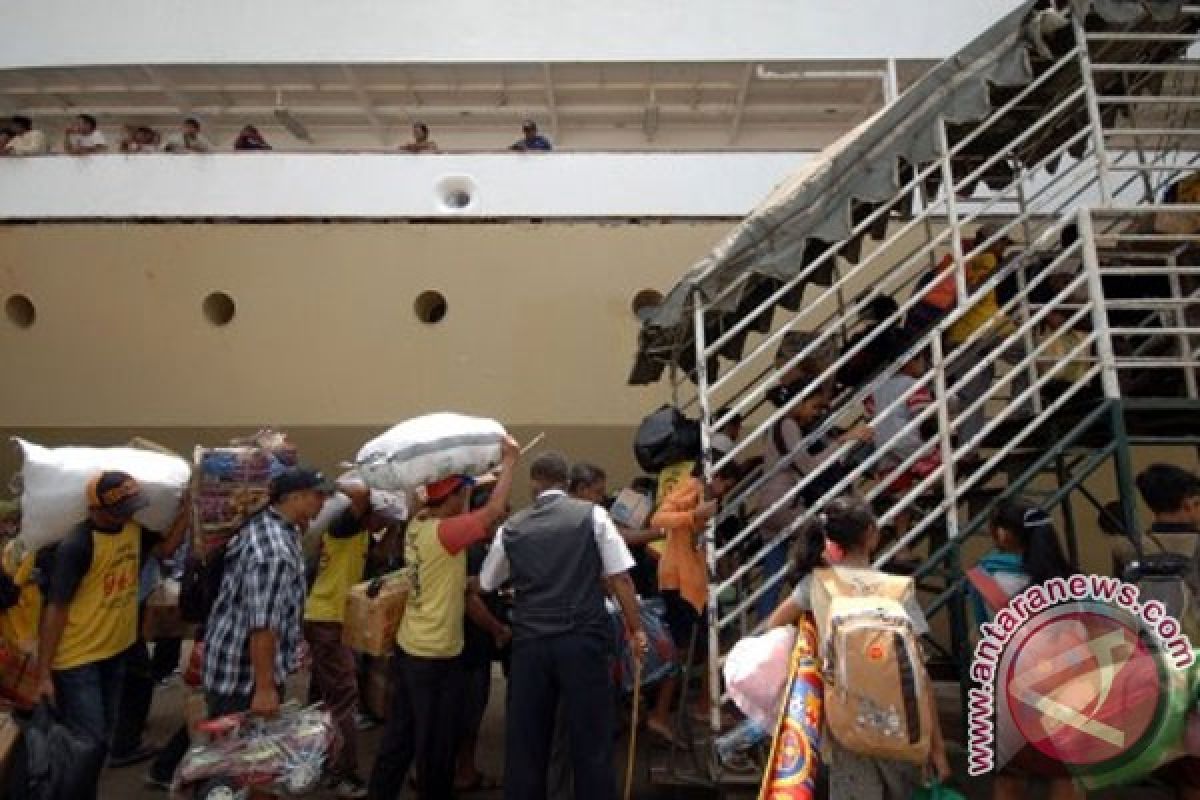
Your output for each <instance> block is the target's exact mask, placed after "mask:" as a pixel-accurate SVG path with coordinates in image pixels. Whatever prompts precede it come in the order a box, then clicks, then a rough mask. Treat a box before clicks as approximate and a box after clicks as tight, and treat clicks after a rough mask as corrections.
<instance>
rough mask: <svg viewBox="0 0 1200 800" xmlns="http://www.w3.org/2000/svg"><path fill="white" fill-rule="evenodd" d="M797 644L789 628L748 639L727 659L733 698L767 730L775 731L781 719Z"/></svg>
mask: <svg viewBox="0 0 1200 800" xmlns="http://www.w3.org/2000/svg"><path fill="white" fill-rule="evenodd" d="M795 644H796V629H795V628H794V627H792V626H791V625H787V626H784V627H782V628H775V629H774V630H770V631H767V632H766V633H764V634H763V635H762V636H747V637H746V638H745V639H742V640H740V641H739V642H738V643H737V644H735V645H734V646H733V649H732V650H730V651H729V657H728V658H726V659H725V685H726V688H728V690H729V697H730V698H731V699H732V700H733V702H734V704H735V705H737V707H738V709H739V710H741V712H742V713H743V714H745V715H746V716H747V717H749V718H750V719H752V720H754V722H756V723H757V724H758V725H760V726H762V727H763V728H764V729H766V730H774V729H775V723H776V722H777V721H778V719H779V707H780V703H781V702H782V701H783V693H784V691H785V690H786V689H787V681H788V677H789V676H788V666H789V665H790V663H791V658H792V648H793V647H795Z"/></svg>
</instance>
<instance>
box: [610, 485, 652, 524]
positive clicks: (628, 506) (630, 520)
mask: <svg viewBox="0 0 1200 800" xmlns="http://www.w3.org/2000/svg"><path fill="white" fill-rule="evenodd" d="M652 510H653V506H652V505H651V503H650V498H649V497H647V496H646V495H644V494H642V493H641V492H635V491H634V490H633V489H622V490H621V492H620V494H618V495H617V498H616V500H614V501H613V504H612V508H611V509H609V513H610V514H611V515H612V518H613V522H615V523H617V524H618V525H623V526H625V527H626V528H629V529H630V530H635V531H640V530H641V529H642V528H644V527H646V520H647V519H649V518H650V512H651V511H652Z"/></svg>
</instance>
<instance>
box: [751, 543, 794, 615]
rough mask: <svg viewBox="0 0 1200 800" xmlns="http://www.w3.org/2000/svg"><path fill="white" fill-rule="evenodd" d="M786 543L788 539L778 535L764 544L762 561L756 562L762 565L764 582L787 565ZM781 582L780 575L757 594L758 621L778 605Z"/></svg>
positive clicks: (771, 612) (772, 611)
mask: <svg viewBox="0 0 1200 800" xmlns="http://www.w3.org/2000/svg"><path fill="white" fill-rule="evenodd" d="M788 543H789V539H787V538H785V537H783V536H779V537H777V538H776V539H775V540H774V541H772V542H771V543H769V544H766V545H765V547H766V548H767V551H766V553H764V554H763V557H762V561H760V562H758V563H760V564H761V565H762V573H763V582H764V583H765V582H767V581H769V580H771V579H772V578H774V577H775V576H777V575H779V573H780V572H782V571H783V568H784V567H786V566H787V560H788ZM783 582H784V578H783V577H780V578H779V580H778V581H777V582H776V583H775V584H773V585H772V586H771V588H769V589H767V590H766V591H765V592H763V593H762V594H760V595H759V596H758V602H757V604H756V606H755V608H756V609H757V611H758V620H759V622H762V621H764V620H766V619H767V618H768V617H770V616H771V614H773V613H774V611H775V608H776V607H777V606H778V605H779V595H780V593H782V592H783Z"/></svg>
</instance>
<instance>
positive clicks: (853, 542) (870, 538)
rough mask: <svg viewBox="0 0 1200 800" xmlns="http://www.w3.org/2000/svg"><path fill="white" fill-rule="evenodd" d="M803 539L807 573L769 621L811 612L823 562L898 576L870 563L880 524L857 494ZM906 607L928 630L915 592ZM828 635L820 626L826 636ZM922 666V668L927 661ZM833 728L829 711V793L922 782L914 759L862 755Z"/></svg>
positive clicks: (788, 620) (932, 764)
mask: <svg viewBox="0 0 1200 800" xmlns="http://www.w3.org/2000/svg"><path fill="white" fill-rule="evenodd" d="M804 541H805V550H804V552H803V554H802V555H801V557H800V559H799V562H798V564H797V574H798V575H801V576H803V578H802V580H800V582H799V583H798V584H797V586H796V588H795V590H794V591H793V592H792V594H791V596H790V597H788V598H787V599H786V600H784V601H783V602H782V603H781V604H780V606H779V608H777V609H776V610H775V613H774V614H772V615H771V618H770V620H769V621H768V627H771V628H776V627H780V626H783V625H792V624H795V623H796V622H798V621H799V620H800V619H801V617H802V616H803V615H805V614H811V613H812V612H813V600H814V594H815V592H814V586H815V584H816V583H817V580H818V576H820V575H821V572H820V571H818V572H817V573H814V572H813V570H814V569H815V568H817V567H819V566H822V565H827V566H831V567H839V568H843V569H844V570H845V571H846V572H847V573H851V574H854V575H855V576H856V577H858V578H862V579H865V582H870V581H872V580H874V579H876V578H887V579H893V578H894V576H885V575H884V573H881V572H879V571H878V570H875V569H873V568H872V567H871V554H872V553H873V552H874V551H875V549H876V548H877V547H878V546H879V542H880V532H879V526H878V524H877V523H876V520H875V516H874V514H872V513H871V509H870V507H869V506H868V505H867V504H866V503H865V502H863V501H862V500H860V499H858V498H852V497H843V498H838V499H837V500H834V501H832V502H830V503H829V504H828V505H827V506H826V508H825V510H824V511H823V512H822V513H818V514H817V515H816V516H815V518H814V519H813V521H812V522H811V523H810V525H809V529H808V531H807V535H806V536H805V539H804ZM895 579H896V580H906V579H898V578H895ZM903 608H904V611H905V613H906V614H907V616H908V618H909V621H910V622H911V625H912V629H913V632H914V633H916V634H918V635H920V634H924V633H927V632H928V630H929V625H928V622H926V620H925V615H924V613H923V612H922V611H921V608H920V606H919V605H918V604H917V602H916V597H915V595H914V594H913V593H912V592H908V593H907V596H906V598H905V600H904V603H903ZM818 627H820V625H818ZM826 635H827V634H826V633H825V632H822V636H823V637H825V636H826ZM823 641H824V639H823ZM828 655H829V654H827V653H822V660H823V661H827V660H828ZM918 666H920V670H921V672H922V673H924V671H925V670H924V666H923V665H918ZM919 685H921V686H924V687H926V689H927V692H928V694H927V696H923V697H922V698H921V700H922V702H925V703H928V704H930V708H932V707H933V702H934V699H933V697H932V684H931V683H930V681H929V676H928V675H927V674H925V675H923V680H922V681H920V682H919ZM827 700H828V698H827ZM929 722H930V735H929V765H928V766H929V768H930V770H931V771H932V772H933V774H934V775H936V777H937V778H938V780H941V781H945V780H946V779H948V778H949V777H950V764H949V761H948V760H947V758H946V748H945V743H944V742H943V740H942V733H941V725H940V724H939V722H938V717H937V714H936V713H931V714H930V719H929ZM829 734H830V730H829V718H828V716H827V717H826V735H824V737H823V739H824V746H823V754H824V755H825V756H826V758H825V760H826V763H828V765H829V796H830V797H853V798H854V799H855V800H885V798H886V799H887V800H899V799H900V798H908V797H911V796H912V793H913V792H914V791H915V790H916V789H917V788H918V787H920V786H921V785H922V784H923V782H924V781H923V776H922V774H921V773H922V771H921V769H920V768H919V767H918V766H917V765H916V764H912V763H908V762H904V761H897V760H891V759H883V758H878V757H872V756H867V755H862V754H860V753H857V752H854V751H853V750H851V749H849V748H847V747H845V746H843V745H842V744H841V743H839V741H838V739H837V732H836V730H835V731H833V735H829Z"/></svg>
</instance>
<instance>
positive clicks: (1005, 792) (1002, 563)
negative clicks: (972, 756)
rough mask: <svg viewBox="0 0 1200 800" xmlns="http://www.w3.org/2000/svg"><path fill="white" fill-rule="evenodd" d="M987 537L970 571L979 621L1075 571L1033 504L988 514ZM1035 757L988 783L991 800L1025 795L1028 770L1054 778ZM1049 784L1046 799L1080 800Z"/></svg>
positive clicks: (1066, 786)
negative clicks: (987, 547)
mask: <svg viewBox="0 0 1200 800" xmlns="http://www.w3.org/2000/svg"><path fill="white" fill-rule="evenodd" d="M991 534H992V540H993V541H994V542H995V544H996V548H995V549H994V550H992V551H991V552H989V553H988V554H987V555H985V556H984V557H983V558H982V559H980V561H979V564H978V566H977V569H975V570H971V572H970V573H968V578H969V580H970V582H971V601H972V606H973V609H974V612H975V618H976V620H978V621H979V622H980V623H982V622H985V621H987V620H989V619H991V617H992V616H993V615H994V614H995V613H996V612H997V611H998V610H999V609H1000V607H1003V605H1004V604H1006V602H1007V598H1010V597H1012V596H1014V595H1016V594H1018V593H1020V592H1021V591H1023V590H1024V589H1025V588H1026V587H1028V586H1034V585H1038V584H1043V583H1045V582H1046V581H1048V580H1051V579H1053V578H1067V577H1070V576H1071V575H1072V574H1073V573H1074V572H1075V569H1074V568H1073V567H1072V565H1071V564H1070V562H1069V561H1068V560H1067V557H1066V556H1065V555H1063V551H1062V547H1061V546H1060V545H1059V543H1058V533H1057V532H1056V531H1055V530H1054V523H1053V522H1052V521H1051V520H1050V516H1049V515H1048V514H1047V513H1046V512H1045V511H1043V510H1042V509H1040V508H1038V507H1037V506H1034V505H1032V504H1029V503H1025V502H1018V501H1009V502H1006V503H1003V504H1002V505H1000V507H999V508H997V509H996V512H995V513H994V514H993V515H992V526H991ZM1001 601H1003V602H1001ZM1027 753H1028V755H1026V754H1027ZM1039 755H1040V754H1035V753H1033V752H1032V750H1026V751H1022V752H1021V753H1020V754H1018V756H1017V758H1016V759H1015V762H1014V764H1013V765H1010V766H1009V767H1006V768H1004V769H1002V770H1001V771H1000V772H998V773H997V774H996V778H995V781H994V782H993V784H992V786H993V788H992V797H993V798H994V800H1017V799H1018V798H1024V797H1027V796H1028V794H1029V786H1028V782H1029V779H1030V777H1031V774H1030V773H1029V772H1027V770H1032V772H1033V773H1034V774H1037V775H1046V774H1054V772H1055V771H1056V769H1055V765H1054V764H1053V763H1052V762H1050V760H1049V759H1048V758H1047V757H1045V756H1040V757H1039ZM1048 784H1049V795H1048V797H1049V798H1050V800H1068V799H1069V800H1074V799H1075V798H1082V797H1083V796H1084V795H1083V793H1082V792H1081V791H1080V790H1079V789H1078V788H1077V787H1076V786H1075V784H1074V783H1073V782H1072V781H1071V780H1070V778H1068V777H1052V778H1049V780H1048Z"/></svg>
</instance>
